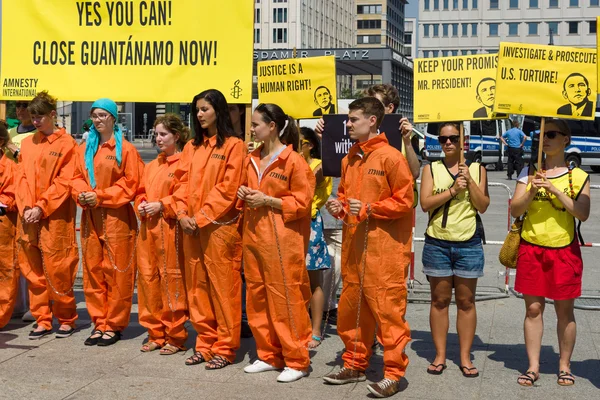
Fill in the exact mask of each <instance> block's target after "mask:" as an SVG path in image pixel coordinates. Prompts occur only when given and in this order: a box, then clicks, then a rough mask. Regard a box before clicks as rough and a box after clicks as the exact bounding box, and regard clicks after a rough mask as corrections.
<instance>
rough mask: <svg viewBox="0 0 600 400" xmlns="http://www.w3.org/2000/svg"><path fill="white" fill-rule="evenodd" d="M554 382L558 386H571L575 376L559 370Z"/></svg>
mask: <svg viewBox="0 0 600 400" xmlns="http://www.w3.org/2000/svg"><path fill="white" fill-rule="evenodd" d="M561 381H562V382H561ZM556 383H558V384H559V385H560V386H573V385H574V384H575V377H574V376H573V374H572V373H570V372H569V371H560V372H559V373H558V379H557V380H556Z"/></svg>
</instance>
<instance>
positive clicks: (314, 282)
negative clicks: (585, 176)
mask: <svg viewBox="0 0 600 400" xmlns="http://www.w3.org/2000/svg"><path fill="white" fill-rule="evenodd" d="M300 140H301V141H300V153H302V155H303V156H304V159H305V160H306V162H307V163H308V164H309V165H310V169H311V170H312V171H313V172H314V174H315V177H316V178H317V186H316V188H315V196H314V197H313V202H312V214H311V217H312V219H311V223H310V243H309V246H308V253H307V254H306V268H307V269H308V277H309V279H310V290H311V292H312V297H311V299H310V314H311V315H310V319H311V322H312V331H313V333H312V339H311V341H310V342H308V347H309V348H315V347H317V346H318V345H319V344H321V340H322V337H321V322H322V320H323V308H324V305H325V295H324V293H323V271H324V270H327V269H329V268H331V259H330V258H329V252H328V251H327V243H326V242H325V236H324V235H323V219H322V218H321V213H320V211H319V209H320V208H321V207H323V205H324V204H325V203H326V202H327V199H328V198H329V195H331V190H332V187H333V182H332V179H331V177H325V176H323V169H322V165H321V159H320V157H321V146H320V141H319V138H318V137H317V134H316V133H315V131H313V130H312V129H310V128H301V129H300ZM330 295H333V296H335V293H333V294H330Z"/></svg>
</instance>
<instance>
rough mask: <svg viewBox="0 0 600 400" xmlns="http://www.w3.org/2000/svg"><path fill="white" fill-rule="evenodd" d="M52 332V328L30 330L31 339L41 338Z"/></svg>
mask: <svg viewBox="0 0 600 400" xmlns="http://www.w3.org/2000/svg"><path fill="white" fill-rule="evenodd" d="M51 333H52V329H44V330H43V331H38V332H36V331H31V332H29V339H30V340H36V339H41V338H43V337H44V336H46V335H49V334H51Z"/></svg>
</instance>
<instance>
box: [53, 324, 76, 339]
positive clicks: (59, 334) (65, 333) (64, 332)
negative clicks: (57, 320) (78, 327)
mask: <svg viewBox="0 0 600 400" xmlns="http://www.w3.org/2000/svg"><path fill="white" fill-rule="evenodd" d="M73 332H75V328H72V327H69V329H59V330H57V331H56V333H55V334H54V337H55V338H57V339H62V338H68V337H69V336H71V335H72V334H73Z"/></svg>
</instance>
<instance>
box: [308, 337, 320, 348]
mask: <svg viewBox="0 0 600 400" xmlns="http://www.w3.org/2000/svg"><path fill="white" fill-rule="evenodd" d="M321 340H322V339H321V337H320V336H317V335H312V339H311V340H310V342H308V345H307V346H308V348H309V349H316V348H317V347H319V346H320V345H321Z"/></svg>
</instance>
